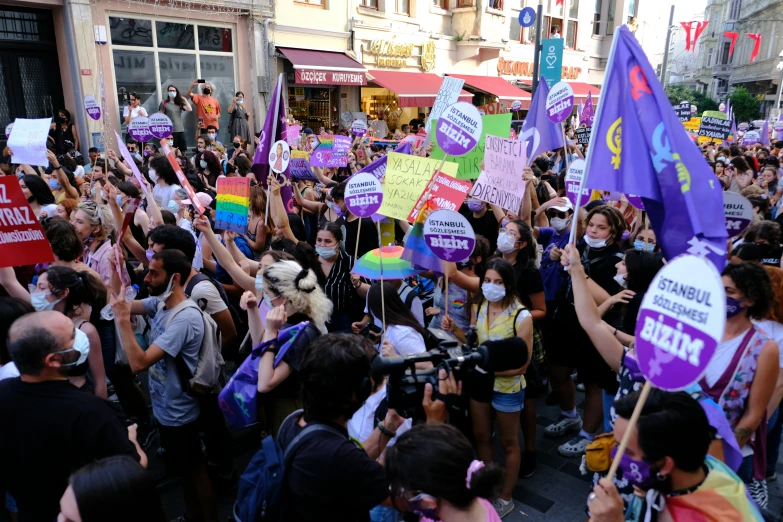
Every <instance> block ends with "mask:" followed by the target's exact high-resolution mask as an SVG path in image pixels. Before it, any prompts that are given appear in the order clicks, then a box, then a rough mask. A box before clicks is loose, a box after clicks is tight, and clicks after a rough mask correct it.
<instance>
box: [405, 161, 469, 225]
mask: <svg viewBox="0 0 783 522" xmlns="http://www.w3.org/2000/svg"><path fill="white" fill-rule="evenodd" d="M470 189H471V183H470V181H466V180H461V179H457V178H452V177H451V176H449V175H447V174H444V173H442V172H435V174H433V175H432V179H431V180H430V182H429V183H428V184H427V188H426V189H425V190H424V192H422V194H421V196H419V199H418V200H417V201H416V204H415V205H414V206H413V210H411V213H410V214H408V222H410V223H415V222H416V219H417V218H418V217H419V212H421V209H422V207H423V205H424V204H425V203H426V204H427V207H428V208H430V209H433V210H434V209H445V210H459V207H461V206H462V203H463V202H464V201H465V198H466V197H468V192H470Z"/></svg>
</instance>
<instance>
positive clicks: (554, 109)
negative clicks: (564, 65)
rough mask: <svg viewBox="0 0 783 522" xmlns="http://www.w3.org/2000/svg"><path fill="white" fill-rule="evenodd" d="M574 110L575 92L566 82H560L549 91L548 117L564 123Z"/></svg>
mask: <svg viewBox="0 0 783 522" xmlns="http://www.w3.org/2000/svg"><path fill="white" fill-rule="evenodd" d="M573 108H574V90H573V89H572V88H571V86H570V85H569V84H568V83H566V82H558V83H556V84H554V85H553V86H552V88H551V89H550V90H549V94H548V95H547V97H546V115H547V117H548V118H549V119H550V120H551V121H553V122H555V123H561V122H564V121H565V120H566V119H568V117H569V116H570V115H571V109H573Z"/></svg>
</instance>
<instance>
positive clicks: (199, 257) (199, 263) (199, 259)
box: [177, 217, 204, 270]
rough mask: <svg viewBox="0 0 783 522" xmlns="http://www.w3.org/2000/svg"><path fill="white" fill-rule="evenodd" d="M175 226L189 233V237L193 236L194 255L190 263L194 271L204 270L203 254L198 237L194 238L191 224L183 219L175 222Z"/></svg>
mask: <svg viewBox="0 0 783 522" xmlns="http://www.w3.org/2000/svg"><path fill="white" fill-rule="evenodd" d="M177 226H178V227H179V228H181V229H184V230H187V231H188V232H190V235H191V236H193V239H194V240H195V241H196V254H195V255H194V256H193V261H192V262H191V263H192V265H193V268H194V269H196V270H201V269H202V268H204V254H203V252H202V251H201V242H200V241H199V240H198V236H196V232H195V231H194V230H193V223H191V222H190V221H188V219H187V218H184V217H183V218H182V219H180V220H179V221H177Z"/></svg>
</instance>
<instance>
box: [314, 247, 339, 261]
mask: <svg viewBox="0 0 783 522" xmlns="http://www.w3.org/2000/svg"><path fill="white" fill-rule="evenodd" d="M315 252H316V253H317V254H318V257H322V258H324V259H331V258H333V257H334V256H335V254H337V248H336V247H327V246H316V247H315Z"/></svg>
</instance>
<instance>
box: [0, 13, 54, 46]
mask: <svg viewBox="0 0 783 522" xmlns="http://www.w3.org/2000/svg"><path fill="white" fill-rule="evenodd" d="M0 40H23V41H28V42H33V41H34V42H41V41H49V40H54V27H53V24H52V16H51V14H50V12H47V11H43V10H41V11H38V10H36V11H16V10H14V8H13V7H7V8H4V9H2V10H0Z"/></svg>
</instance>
